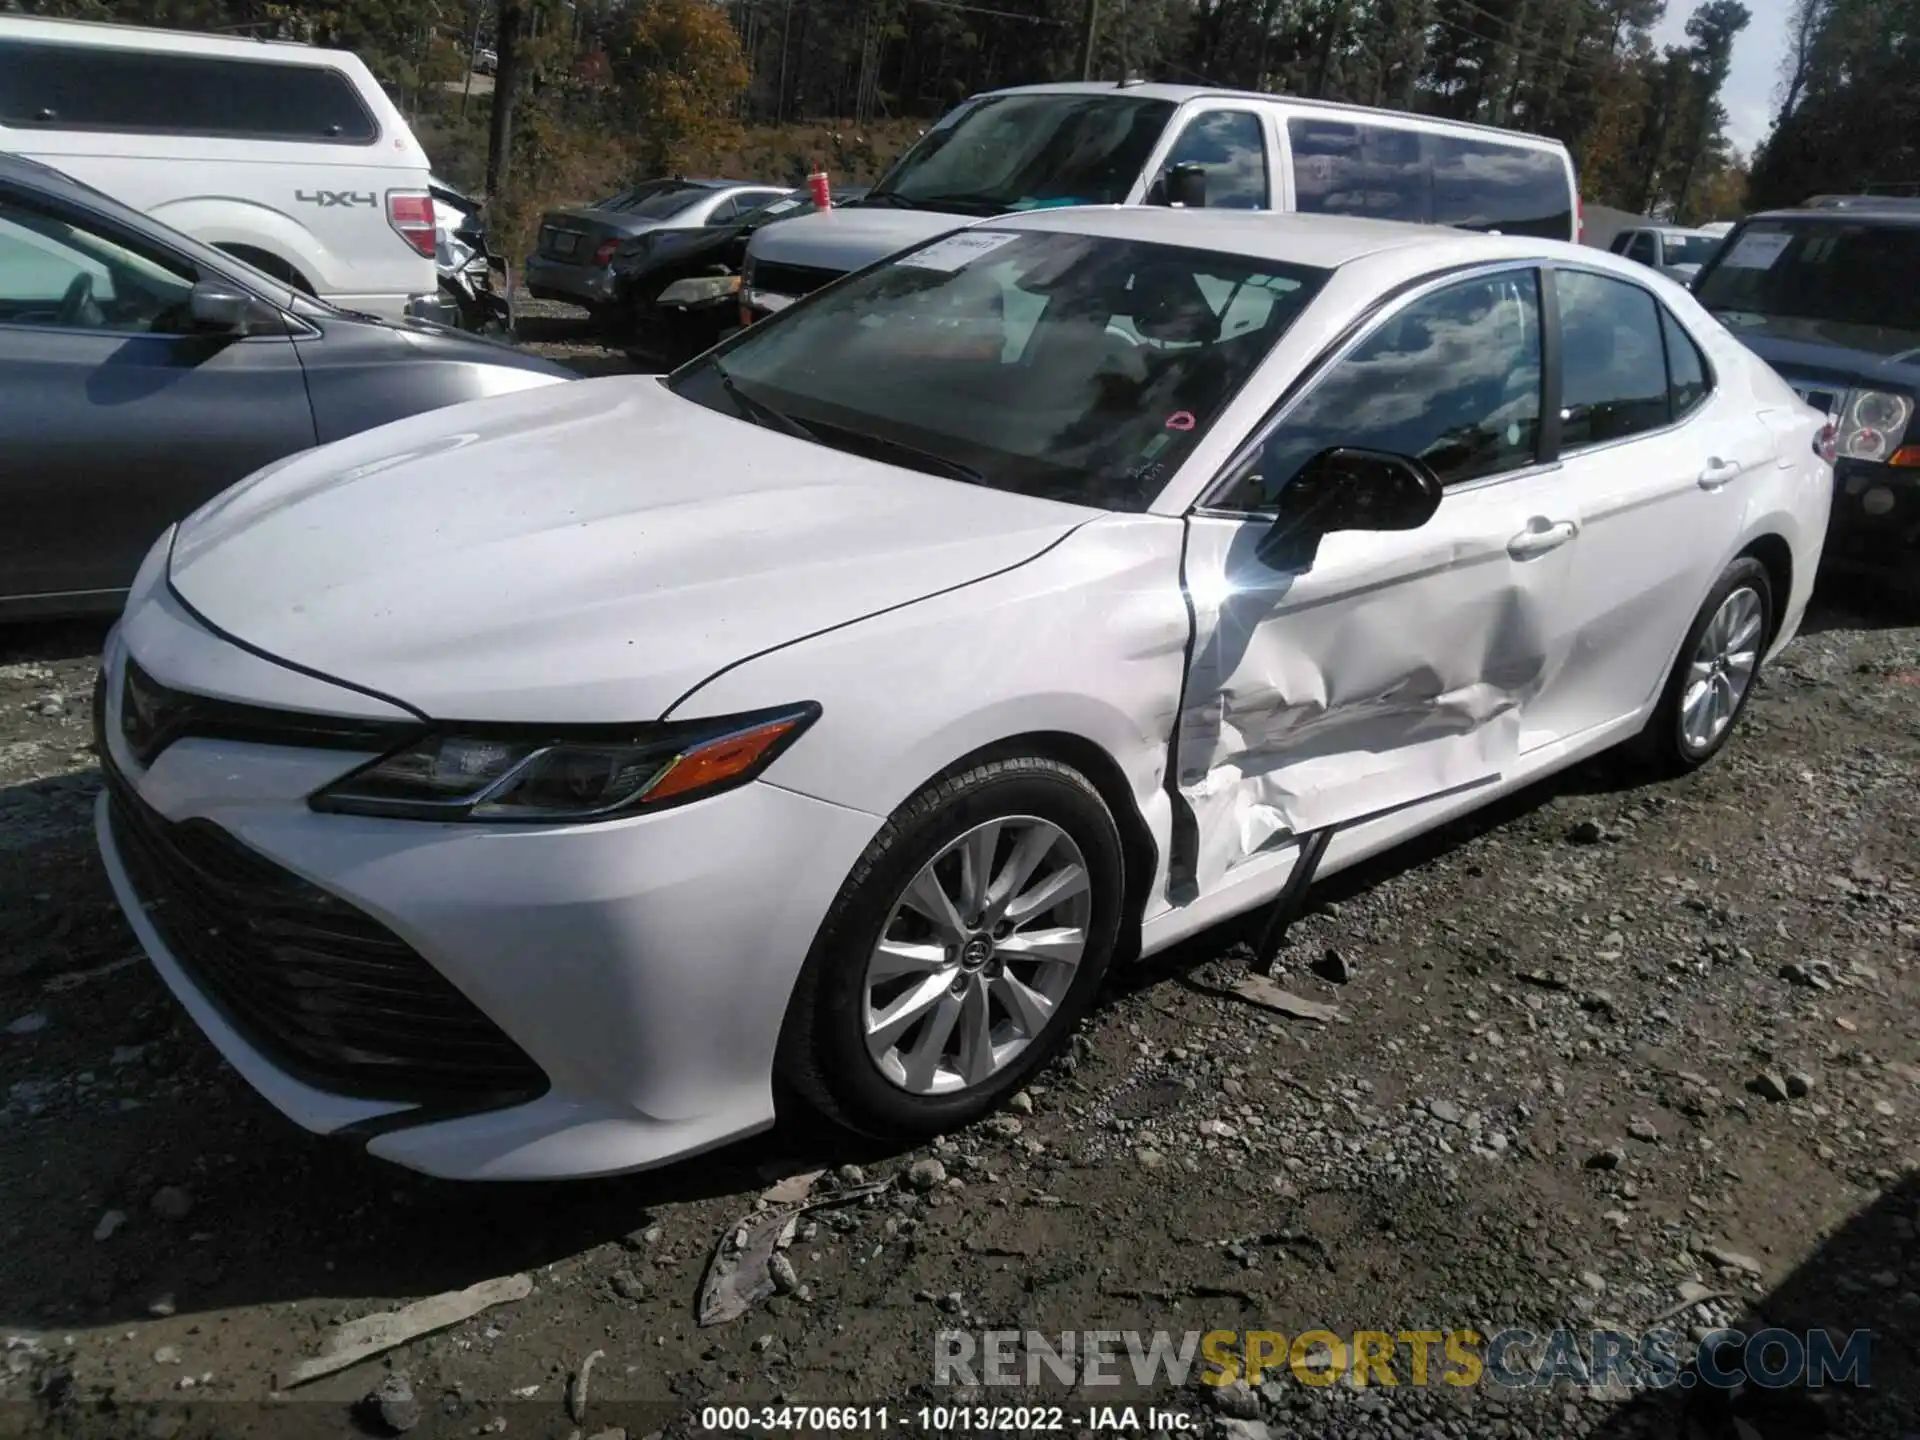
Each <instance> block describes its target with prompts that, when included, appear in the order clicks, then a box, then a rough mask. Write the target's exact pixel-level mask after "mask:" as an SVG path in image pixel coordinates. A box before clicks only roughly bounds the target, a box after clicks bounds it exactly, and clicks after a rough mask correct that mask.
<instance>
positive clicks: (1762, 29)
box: [1653, 0, 1791, 158]
mask: <svg viewBox="0 0 1920 1440" xmlns="http://www.w3.org/2000/svg"><path fill="white" fill-rule="evenodd" d="M1790 3H1791V0H1746V6H1747V8H1748V9H1749V10H1751V11H1752V12H1753V21H1752V23H1751V24H1749V25H1748V26H1747V28H1746V29H1745V30H1742V31H1741V32H1740V34H1739V35H1738V36H1737V37H1735V39H1734V42H1733V68H1732V70H1731V71H1730V72H1728V75H1727V84H1726V88H1725V89H1724V90H1722V91H1721V92H1720V103H1721V104H1722V105H1724V106H1726V107H1727V137H1728V138H1729V139H1730V140H1732V141H1733V143H1734V145H1735V147H1736V148H1737V149H1738V150H1739V151H1740V153H1741V154H1742V155H1745V156H1747V157H1748V158H1751V157H1752V155H1753V147H1754V146H1755V145H1757V144H1759V143H1760V142H1761V141H1762V140H1764V139H1766V136H1767V127H1768V126H1769V125H1771V124H1772V123H1773V111H1774V103H1773V92H1774V89H1775V87H1777V86H1778V85H1779V83H1780V61H1781V59H1782V57H1784V56H1785V54H1786V52H1787V12H1788V8H1789V6H1790ZM1696 4H1697V0H1667V14H1666V18H1665V19H1663V20H1662V21H1661V22H1660V24H1659V25H1657V26H1656V27H1655V28H1654V32H1653V43H1654V45H1655V47H1656V48H1657V47H1660V46H1665V45H1685V44H1688V43H1689V42H1688V40H1687V17H1688V16H1689V15H1691V14H1692V13H1693V12H1694V9H1695V7H1696Z"/></svg>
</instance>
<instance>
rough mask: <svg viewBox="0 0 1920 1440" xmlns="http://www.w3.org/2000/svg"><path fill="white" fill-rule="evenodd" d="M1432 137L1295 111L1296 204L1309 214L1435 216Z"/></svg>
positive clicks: (1291, 129) (1291, 133)
mask: <svg viewBox="0 0 1920 1440" xmlns="http://www.w3.org/2000/svg"><path fill="white" fill-rule="evenodd" d="M1428 138H1430V137H1427V136H1424V135H1422V134H1420V133H1419V132H1418V131H1414V130H1399V129H1394V128H1392V127H1390V126H1385V125H1362V124H1358V123H1356V122H1354V121H1350V120H1325V119H1321V118H1320V117H1318V116H1311V115H1295V116H1292V117H1290V118H1289V119H1288V121H1287V143H1288V145H1289V147H1290V148H1291V149H1292V151H1293V192H1294V208H1295V209H1297V210H1300V211H1302V212H1304V213H1305V214H1308V215H1364V216H1367V217H1369V218H1371V219H1375V220H1409V221H1413V222H1415V223H1424V222H1429V221H1431V220H1432V219H1433V218H1434V216H1433V168H1432V164H1431V162H1430V161H1429V159H1428V157H1427V154H1426V145H1425V141H1426V140H1427V139H1428Z"/></svg>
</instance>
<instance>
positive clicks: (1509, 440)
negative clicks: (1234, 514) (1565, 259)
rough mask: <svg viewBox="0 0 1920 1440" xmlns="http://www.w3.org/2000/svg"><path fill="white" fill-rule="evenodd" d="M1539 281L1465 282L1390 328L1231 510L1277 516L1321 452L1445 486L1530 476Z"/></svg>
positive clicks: (1307, 403)
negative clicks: (1347, 454) (1397, 462)
mask: <svg viewBox="0 0 1920 1440" xmlns="http://www.w3.org/2000/svg"><path fill="white" fill-rule="evenodd" d="M1540 374H1541V370H1540V297H1539V280H1538V277H1537V275H1536V274H1535V272H1534V271H1532V270H1523V271H1510V272H1505V273H1502V274H1497V275H1491V276H1482V277H1479V278H1476V279H1472V280H1463V281H1460V282H1459V283H1457V284H1454V285H1449V286H1447V287H1446V288H1445V289H1442V290H1437V291H1435V292H1434V293H1433V294H1431V295H1427V296H1424V297H1422V298H1421V299H1419V300H1415V301H1414V302H1412V303H1411V304H1409V305H1407V306H1406V307H1405V308H1404V309H1402V310H1400V311H1399V312H1397V313H1396V314H1394V315H1392V316H1390V317H1388V319H1387V320H1386V321H1384V322H1383V323H1382V324H1381V325H1380V326H1379V328H1378V329H1376V330H1374V331H1373V332H1372V333H1371V334H1370V335H1368V336H1367V337H1366V338H1365V339H1364V340H1362V341H1361V342H1360V344H1359V345H1358V346H1356V347H1355V348H1354V349H1353V350H1352V351H1351V352H1349V353H1348V354H1347V356H1346V357H1345V358H1344V359H1342V360H1340V361H1339V362H1338V363H1337V364H1335V365H1334V367H1333V368H1332V369H1331V370H1329V371H1328V372H1327V374H1326V375H1325V377H1324V378H1322V379H1321V380H1320V381H1318V382H1317V383H1316V384H1315V385H1314V386H1313V388H1312V389H1311V390H1309V391H1308V392H1307V394H1306V395H1305V396H1304V397H1302V399H1301V400H1300V402H1299V403H1298V404H1297V405H1295V406H1294V408H1293V410H1292V411H1291V412H1290V413H1289V414H1288V415H1287V416H1286V417H1285V418H1284V419H1283V420H1282V421H1281V422H1280V424H1279V425H1278V426H1277V427H1276V428H1275V429H1274V431H1273V433H1272V435H1271V436H1269V437H1268V439H1267V441H1266V442H1265V444H1263V445H1262V446H1261V447H1260V449H1259V451H1258V452H1257V453H1256V454H1255V456H1254V458H1253V459H1252V460H1251V461H1250V462H1248V464H1247V465H1246V466H1245V467H1244V469H1243V470H1242V472H1241V473H1240V474H1239V475H1238V476H1237V477H1236V478H1235V479H1234V481H1233V483H1232V485H1231V487H1230V488H1229V491H1228V493H1227V495H1226V496H1225V497H1224V498H1223V499H1222V500H1221V501H1219V502H1218V503H1219V504H1220V505H1222V506H1223V508H1226V509H1231V510H1241V511H1260V510H1268V509H1271V508H1273V506H1274V504H1275V502H1276V500H1277V499H1278V497H1279V494H1280V492H1281V490H1282V489H1284V488H1285V487H1286V486H1287V484H1288V483H1289V482H1291V481H1292V479H1293V477H1294V476H1295V475H1297V474H1299V472H1300V470H1301V468H1302V467H1303V466H1304V465H1305V464H1306V463H1307V461H1309V460H1311V459H1312V458H1313V457H1314V456H1315V455H1318V454H1319V453H1320V452H1322V451H1323V450H1329V449H1332V448H1334V447H1335V446H1352V447H1354V448H1357V449H1365V450H1385V451H1390V452H1392V453H1393V454H1397V455H1410V456H1413V457H1415V458H1416V459H1419V460H1422V461H1424V462H1425V463H1426V464H1427V465H1429V466H1431V467H1432V469H1433V471H1434V473H1435V474H1437V475H1438V476H1439V478H1440V480H1441V482H1442V483H1443V484H1448V485H1459V484H1463V483H1465V482H1466V481H1469V480H1478V479H1482V478H1484V477H1486V476H1489V475H1498V474H1501V473H1502V472H1504V471H1508V470H1517V469H1521V468H1523V467H1525V466H1528V465H1531V464H1533V463H1534V462H1535V460H1536V459H1537V458H1538V447H1539V440H1540Z"/></svg>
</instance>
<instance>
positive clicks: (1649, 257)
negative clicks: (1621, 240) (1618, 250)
mask: <svg viewBox="0 0 1920 1440" xmlns="http://www.w3.org/2000/svg"><path fill="white" fill-rule="evenodd" d="M1627 258H1628V259H1629V260H1637V261H1639V262H1640V264H1642V265H1654V264H1658V263H1659V259H1658V257H1657V256H1656V255H1655V254H1654V253H1653V236H1651V235H1649V234H1648V233H1647V232H1646V231H1645V230H1637V231H1635V232H1634V236H1633V239H1632V240H1631V241H1630V242H1629V243H1628V245H1627Z"/></svg>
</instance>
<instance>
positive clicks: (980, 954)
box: [862, 815, 1093, 1095]
mask: <svg viewBox="0 0 1920 1440" xmlns="http://www.w3.org/2000/svg"><path fill="white" fill-rule="evenodd" d="M1092 914H1093V888H1092V883H1091V881H1090V879H1089V875H1088V870H1087V863H1086V859H1085V857H1084V856H1083V855H1082V854H1081V853H1080V847H1079V846H1078V845H1076V844H1075V843H1074V841H1073V838H1072V837H1071V836H1070V835H1068V834H1067V832H1066V831H1065V830H1063V829H1061V828H1060V827H1059V826H1058V825H1055V824H1054V823H1052V822H1051V821H1049V820H1042V819H1040V818H1038V817H1037V816H1032V815H1021V816H1008V817H1004V818H1001V819H996V820H988V821H986V822H984V823H982V824H979V825H976V826H974V827H973V828H972V829H971V830H968V831H967V832H966V833H965V834H963V835H961V836H959V837H958V838H957V839H955V840H953V841H952V842H951V843H949V844H948V845H947V846H946V847H945V848H944V849H942V850H941V851H940V853H939V854H937V855H935V856H934V857H933V859H931V860H929V861H928V862H927V863H926V864H925V865H923V866H922V867H921V868H920V870H919V872H918V873H917V874H916V875H915V876H914V877H913V880H912V881H911V882H910V883H909V884H908V885H907V887H906V889H905V890H904V891H902V892H901V894H900V895H899V897H898V898H897V899H896V900H895V901H894V904H893V907H892V909H891V911H890V912H889V914H888V916H887V923H886V924H885V926H883V927H882V929H881V932H880V940H879V942H878V943H877V944H876V945H875V946H874V947H873V952H872V954H871V956H870V957H869V959H868V962H867V973H866V978H865V982H864V988H865V997H864V1001H865V1003H864V1006H863V1011H864V1013H863V1017H862V1018H863V1022H864V1030H865V1036H866V1044H867V1053H868V1055H869V1056H870V1057H871V1058H872V1060H873V1063H874V1065H875V1066H876V1068H878V1070H879V1071H880V1073H881V1074H882V1075H884V1076H885V1077H886V1078H887V1079H888V1080H889V1081H891V1082H892V1083H893V1084H894V1085H897V1086H899V1087H900V1088H901V1089H903V1090H906V1091H909V1092H911V1093H913V1094H916V1095H947V1094H953V1093H955V1092H958V1091H961V1090H967V1089H971V1088H973V1087H975V1086H978V1085H981V1084H984V1083H985V1082H986V1081H988V1080H990V1079H991V1078H992V1077H993V1076H994V1075H996V1074H998V1073H999V1072H1000V1071H1001V1070H1003V1069H1004V1068H1005V1067H1006V1066H1007V1065H1008V1064H1009V1063H1010V1062H1011V1061H1012V1060H1013V1059H1014V1057H1015V1056H1017V1055H1019V1054H1020V1053H1021V1052H1022V1051H1023V1050H1025V1049H1026V1048H1027V1047H1028V1046H1029V1045H1031V1044H1032V1043H1033V1042H1034V1040H1035V1039H1036V1038H1038V1037H1039V1035H1040V1034H1041V1032H1042V1031H1044V1030H1045V1029H1046V1028H1047V1026H1048V1025H1050V1024H1051V1023H1053V1020H1054V1017H1055V1015H1056V1013H1057V1012H1058V1010H1059V1008H1060V1005H1061V1002H1062V1001H1063V1000H1064V999H1065V998H1066V995H1067V991H1068V990H1069V988H1071V986H1072V984H1073V979H1074V973H1075V967H1076V966H1078V964H1079V963H1080V959H1081V956H1082V955H1083V953H1084V952H1085V950H1086V945H1087V929H1088V925H1089V923H1090V921H1091V918H1092Z"/></svg>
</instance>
